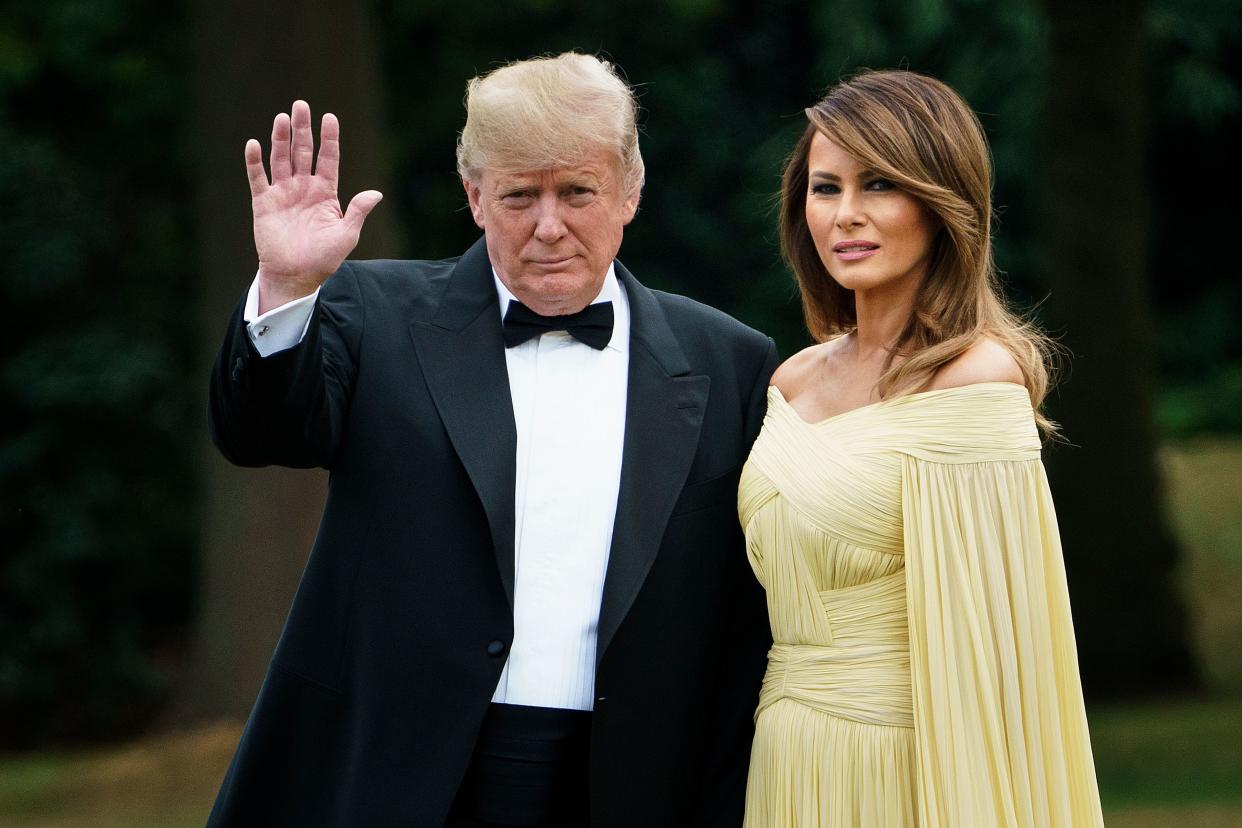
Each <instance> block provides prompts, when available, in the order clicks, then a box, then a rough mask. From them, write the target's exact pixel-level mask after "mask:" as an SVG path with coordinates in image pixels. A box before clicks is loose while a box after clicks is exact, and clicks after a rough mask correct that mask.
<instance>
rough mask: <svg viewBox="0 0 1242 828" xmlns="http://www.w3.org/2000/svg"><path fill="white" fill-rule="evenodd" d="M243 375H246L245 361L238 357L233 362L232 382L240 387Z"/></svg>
mask: <svg viewBox="0 0 1242 828" xmlns="http://www.w3.org/2000/svg"><path fill="white" fill-rule="evenodd" d="M245 373H246V361H245V360H244V359H242V358H241V357H238V358H237V359H236V360H235V361H234V362H233V382H235V383H237V384H239V385H240V384H241V381H242V377H243V376H244V375H245Z"/></svg>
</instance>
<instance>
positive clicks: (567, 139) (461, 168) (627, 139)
mask: <svg viewBox="0 0 1242 828" xmlns="http://www.w3.org/2000/svg"><path fill="white" fill-rule="evenodd" d="M637 117H638V103H637V101H635V99H634V93H633V91H632V90H631V89H630V87H629V86H628V85H627V84H626V83H625V81H624V80H622V79H621V77H620V76H619V75H618V74H617V71H616V69H615V68H614V67H613V65H612V64H610V63H608V62H606V61H603V60H600V59H599V58H596V57H594V56H592V55H583V54H578V53H576V52H565V53H564V54H561V55H557V56H556V57H541V58H531V59H530V60H521V61H517V62H516V63H510V64H509V65H507V66H503V67H501V68H500V69H496V70H494V71H492V72H490V73H488V74H486V75H480V76H479V77H476V78H472V79H471V80H470V82H469V83H468V84H467V85H466V126H465V128H463V129H462V131H461V135H460V136H459V137H458V141H457V171H458V173H460V175H461V177H462V178H463V179H465V180H466V181H470V182H472V183H476V184H477V183H478V177H479V174H480V173H481V172H482V171H483V170H487V169H490V170H495V171H501V172H529V171H532V170H546V169H553V168H557V167H570V166H574V165H576V164H579V163H581V162H582V161H583V160H584V159H585V158H587V157H588V156H589V155H590V154H591V153H593V152H595V151H597V150H598V149H599V148H601V147H603V148H606V149H608V150H610V151H612V152H613V153H614V154H615V155H616V157H617V159H618V161H619V162H620V165H621V174H622V185H623V187H624V188H625V194H626V195H627V196H635V195H637V194H638V193H639V192H640V191H641V190H642V186H643V176H644V170H643V157H642V154H641V153H640V152H639V150H638V129H637Z"/></svg>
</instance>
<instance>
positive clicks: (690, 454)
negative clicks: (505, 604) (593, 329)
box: [595, 262, 711, 666]
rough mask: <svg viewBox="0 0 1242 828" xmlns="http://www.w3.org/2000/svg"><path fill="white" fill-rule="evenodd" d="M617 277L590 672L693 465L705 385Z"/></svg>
mask: <svg viewBox="0 0 1242 828" xmlns="http://www.w3.org/2000/svg"><path fill="white" fill-rule="evenodd" d="M616 269H617V278H618V279H620V281H621V284H622V285H623V286H624V288H625V293H626V298H627V299H628V300H629V304H630V368H629V372H630V377H629V387H628V392H627V398H626V406H625V447H624V449H623V453H622V461H621V489H620V492H619V494H618V496H617V516H616V520H615V522H614V524H613V533H612V550H611V552H610V553H609V557H608V572H607V575H606V576H605V579H604V596H603V601H602V602H601V605H600V612H599V637H598V642H597V647H596V656H595V663H596V666H598V665H599V662H600V660H601V659H602V658H603V656H604V652H605V650H607V648H608V645H609V644H610V643H611V642H612V638H613V636H614V635H615V634H616V632H617V629H618V628H619V627H620V626H621V622H622V620H623V619H624V618H625V615H626V613H628V612H629V610H630V607H631V606H632V605H633V604H634V599H635V598H637V597H638V592H639V590H640V589H642V585H643V582H644V581H645V580H646V578H647V573H648V572H650V571H651V566H652V564H654V563H655V559H656V553H657V552H659V549H660V542H661V540H662V539H663V537H664V529H665V527H666V526H667V525H668V519H669V515H670V514H671V513H672V510H673V504H674V503H675V502H676V501H677V497H678V495H680V494H681V489H682V486H684V485H685V482H686V475H687V474H689V472H690V464H691V463H692V461H693V460H694V453H695V448H696V446H698V442H699V429H700V427H701V426H702V424H703V412H704V409H705V408H706V406H707V394H708V388H709V386H710V384H711V379H710V377H707V376H698V375H690V363H689V362H688V361H687V359H686V356H685V353H684V352H683V351H682V349H681V345H680V344H679V343H678V342H677V338H676V337H675V336H674V335H673V331H672V329H671V328H670V327H669V324H668V320H667V318H666V317H665V315H664V311H663V309H662V308H661V307H660V304H659V302H658V301H657V300H656V297H655V295H654V294H653V293H652V292H651V291H649V290H647V289H646V288H645V287H643V286H642V285H640V284H639V283H638V282H637V281H636V280H635V279H634V277H633V276H632V275H630V273H629V271H627V270H626V269H625V268H624V267H622V266H621V263H620V262H618V263H617V266H616Z"/></svg>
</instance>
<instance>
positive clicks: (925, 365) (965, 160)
mask: <svg viewBox="0 0 1242 828" xmlns="http://www.w3.org/2000/svg"><path fill="white" fill-rule="evenodd" d="M806 115H807V119H808V120H809V121H810V123H809V124H807V128H806V130H805V131H804V132H803V134H802V138H801V139H800V140H799V141H798V144H797V146H795V147H794V150H793V152H792V153H791V154H790V156H789V160H788V161H787V163H786V165H785V172H784V177H783V180H782V182H781V209H780V239H781V253H782V254H783V255H784V257H785V260H786V261H787V262H788V263H789V265H790V267H791V268H792V269H793V271H794V274H795V276H796V277H797V280H798V288H799V290H800V291H801V293H802V311H803V315H804V317H805V319H806V325H807V328H808V329H809V330H810V333H811V336H812V337H813V338H814V339H815V341H817V342H823V341H826V340H828V339H831V338H832V337H834V336H837V335H840V334H842V333H848V332H849V331H852V330H853V329H854V328H855V327H857V324H858V319H857V316H856V313H855V307H854V294H853V292H852V291H849V290H847V289H845V288H843V287H841V286H840V285H839V284H837V282H836V281H835V280H834V279H833V278H832V277H831V276H830V275H829V274H828V270H827V268H826V267H825V266H824V262H823V260H822V259H821V258H820V255H819V251H818V250H817V249H816V247H815V242H814V239H812V238H811V231H810V228H809V227H808V225H807V220H806V198H807V187H808V175H809V170H808V155H809V153H810V146H811V139H812V138H814V136H815V134H816V133H817V132H820V133H823V134H824V135H825V136H826V137H827V138H829V139H830V140H832V142H833V143H835V144H836V145H837V146H839V147H840V148H841V149H842V150H844V151H845V152H846V153H847V154H849V155H850V156H852V157H853V158H854V159H855V160H856V161H858V163H860V164H861V165H863V166H864V167H866V168H867V169H869V170H871V171H873V172H874V173H875V174H876V175H880V176H883V177H884V178H887V179H889V180H890V181H892V182H893V183H894V184H895V185H896V186H898V187H900V188H901V189H902V190H905V191H906V192H908V193H910V194H911V195H913V196H914V197H915V198H917V199H918V200H919V201H921V202H922V203H923V204H924V205H925V206H926V207H927V208H928V209H929V210H930V212H931V213H932V215H933V216H934V217H935V219H936V221H937V223H938V225H939V229H938V231H937V233H936V237H935V241H934V242H933V245H934V249H933V251H932V256H931V263H930V265H929V267H928V272H927V275H926V277H925V278H924V279H923V282H922V284H921V285H920V287H919V291H918V294H917V296H916V298H915V305H914V312H913V313H912V314H911V316H910V319H909V321H908V322H907V323H906V326H905V329H904V330H903V331H902V332H901V335H900V336H899V337H898V339H897V342H896V343H895V350H894V352H893V354H892V355H890V358H889V361H888V367H887V369H886V370H885V372H884V374H883V375H882V376H881V377H880V381H879V389H878V390H879V394H880V397H881V398H882V399H884V398H887V397H890V396H892V395H893V394H895V393H911V392H914V391H919V390H922V389H924V388H926V387H928V385H930V383H931V381H932V378H933V375H934V374H935V373H936V371H937V370H938V369H939V368H941V367H942V366H944V365H945V364H947V363H948V362H949V361H951V360H952V359H953V358H954V357H957V356H958V355H960V354H962V353H963V352H965V351H966V350H967V349H968V348H970V346H971V345H973V344H975V343H976V342H977V341H979V339H980V338H983V337H991V338H993V339H995V340H996V341H997V342H999V343H1000V344H1001V345H1002V346H1003V347H1004V348H1005V349H1006V350H1007V351H1009V353H1010V354H1012V355H1013V358H1014V359H1015V360H1016V361H1017V363H1018V366H1019V368H1020V369H1021V371H1022V376H1023V378H1024V383H1025V385H1026V388H1027V391H1028V392H1029V394H1030V397H1031V405H1032V406H1033V407H1034V409H1035V418H1036V421H1037V422H1038V423H1039V426H1040V428H1041V429H1042V430H1043V431H1044V433H1045V434H1051V433H1053V432H1054V431H1055V428H1056V427H1055V424H1053V423H1052V422H1051V421H1049V420H1048V419H1047V418H1045V417H1044V416H1043V413H1042V405H1043V401H1044V398H1045V396H1047V393H1048V386H1049V374H1050V370H1051V365H1052V361H1053V358H1054V357H1055V356H1056V354H1057V347H1056V345H1055V344H1054V343H1053V342H1052V341H1051V340H1050V339H1049V338H1048V337H1047V336H1046V335H1044V334H1043V333H1042V332H1041V331H1040V330H1039V329H1038V328H1036V327H1035V326H1034V325H1033V324H1032V323H1031V322H1030V321H1028V320H1026V319H1023V318H1022V317H1021V316H1019V315H1018V314H1017V313H1016V312H1014V311H1013V310H1012V309H1010V308H1009V306H1008V305H1007V303H1006V301H1005V298H1004V295H1003V293H1002V291H1001V287H1000V282H999V279H998V278H997V273H996V265H995V263H994V261H993V258H992V159H991V154H990V152H989V151H988V144H987V139H986V137H985V136H984V132H983V127H982V125H981V124H980V123H979V119H978V118H977V117H976V116H975V113H974V112H973V111H972V110H971V108H970V107H969V106H968V105H967V104H966V102H965V101H963V100H962V98H961V96H959V95H958V94H957V92H955V91H954V90H953V89H952V88H950V87H949V86H948V85H947V84H945V83H942V82H941V81H938V80H936V79H935V78H931V77H928V76H926V75H920V74H917V73H915V72H906V71H878V72H876V71H867V72H863V73H861V74H859V75H856V76H855V77H853V78H851V79H850V80H847V81H843V82H842V83H839V84H838V85H836V86H834V87H833V88H832V89H831V90H829V92H828V94H827V96H825V97H824V99H823V100H821V101H820V102H819V103H817V104H815V106H813V107H810V108H808V109H807V110H806ZM898 353H900V354H901V355H902V356H904V357H905V358H904V359H902V360H901V361H895V360H894V359H893V357H894V356H896V355H897V354H898Z"/></svg>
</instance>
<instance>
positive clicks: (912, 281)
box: [806, 132, 936, 291]
mask: <svg viewBox="0 0 1242 828" xmlns="http://www.w3.org/2000/svg"><path fill="white" fill-rule="evenodd" d="M807 161H808V168H809V169H808V172H809V176H808V186H807V193H806V222H807V225H808V227H809V228H810V231H811V238H813V239H814V240H815V248H816V250H818V251H819V258H820V260H821V261H822V262H823V263H824V267H825V269H827V271H828V273H829V275H830V276H832V278H833V279H835V280H836V282H837V283H838V284H839V285H841V287H843V288H845V289H847V290H853V291H868V290H874V289H876V288H890V289H891V288H899V287H910V286H913V285H917V284H918V283H919V282H921V281H922V279H923V277H924V275H926V273H927V267H928V264H929V263H930V261H931V255H932V242H933V240H934V238H935V234H936V223H935V221H934V219H933V216H932V214H931V211H930V210H928V209H927V208H926V207H924V206H923V203H922V202H920V201H919V200H918V199H917V198H915V197H914V196H912V195H910V194H909V193H907V192H906V191H904V190H900V189H898V188H897V186H896V185H895V184H893V183H892V182H891V181H889V180H887V179H885V178H881V177H880V176H878V175H876V174H875V173H873V172H872V171H871V170H868V169H867V168H866V167H863V166H862V165H861V164H859V163H858V162H857V161H855V160H854V159H853V158H852V157H851V156H849V155H847V154H846V153H845V151H844V150H842V149H841V148H840V147H839V146H837V145H836V144H835V143H833V142H832V141H831V140H830V139H829V138H827V137H826V136H825V135H824V134H823V133H819V132H817V133H816V134H815V136H814V138H813V139H812V140H811V148H810V152H809V155H808V158H807Z"/></svg>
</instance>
